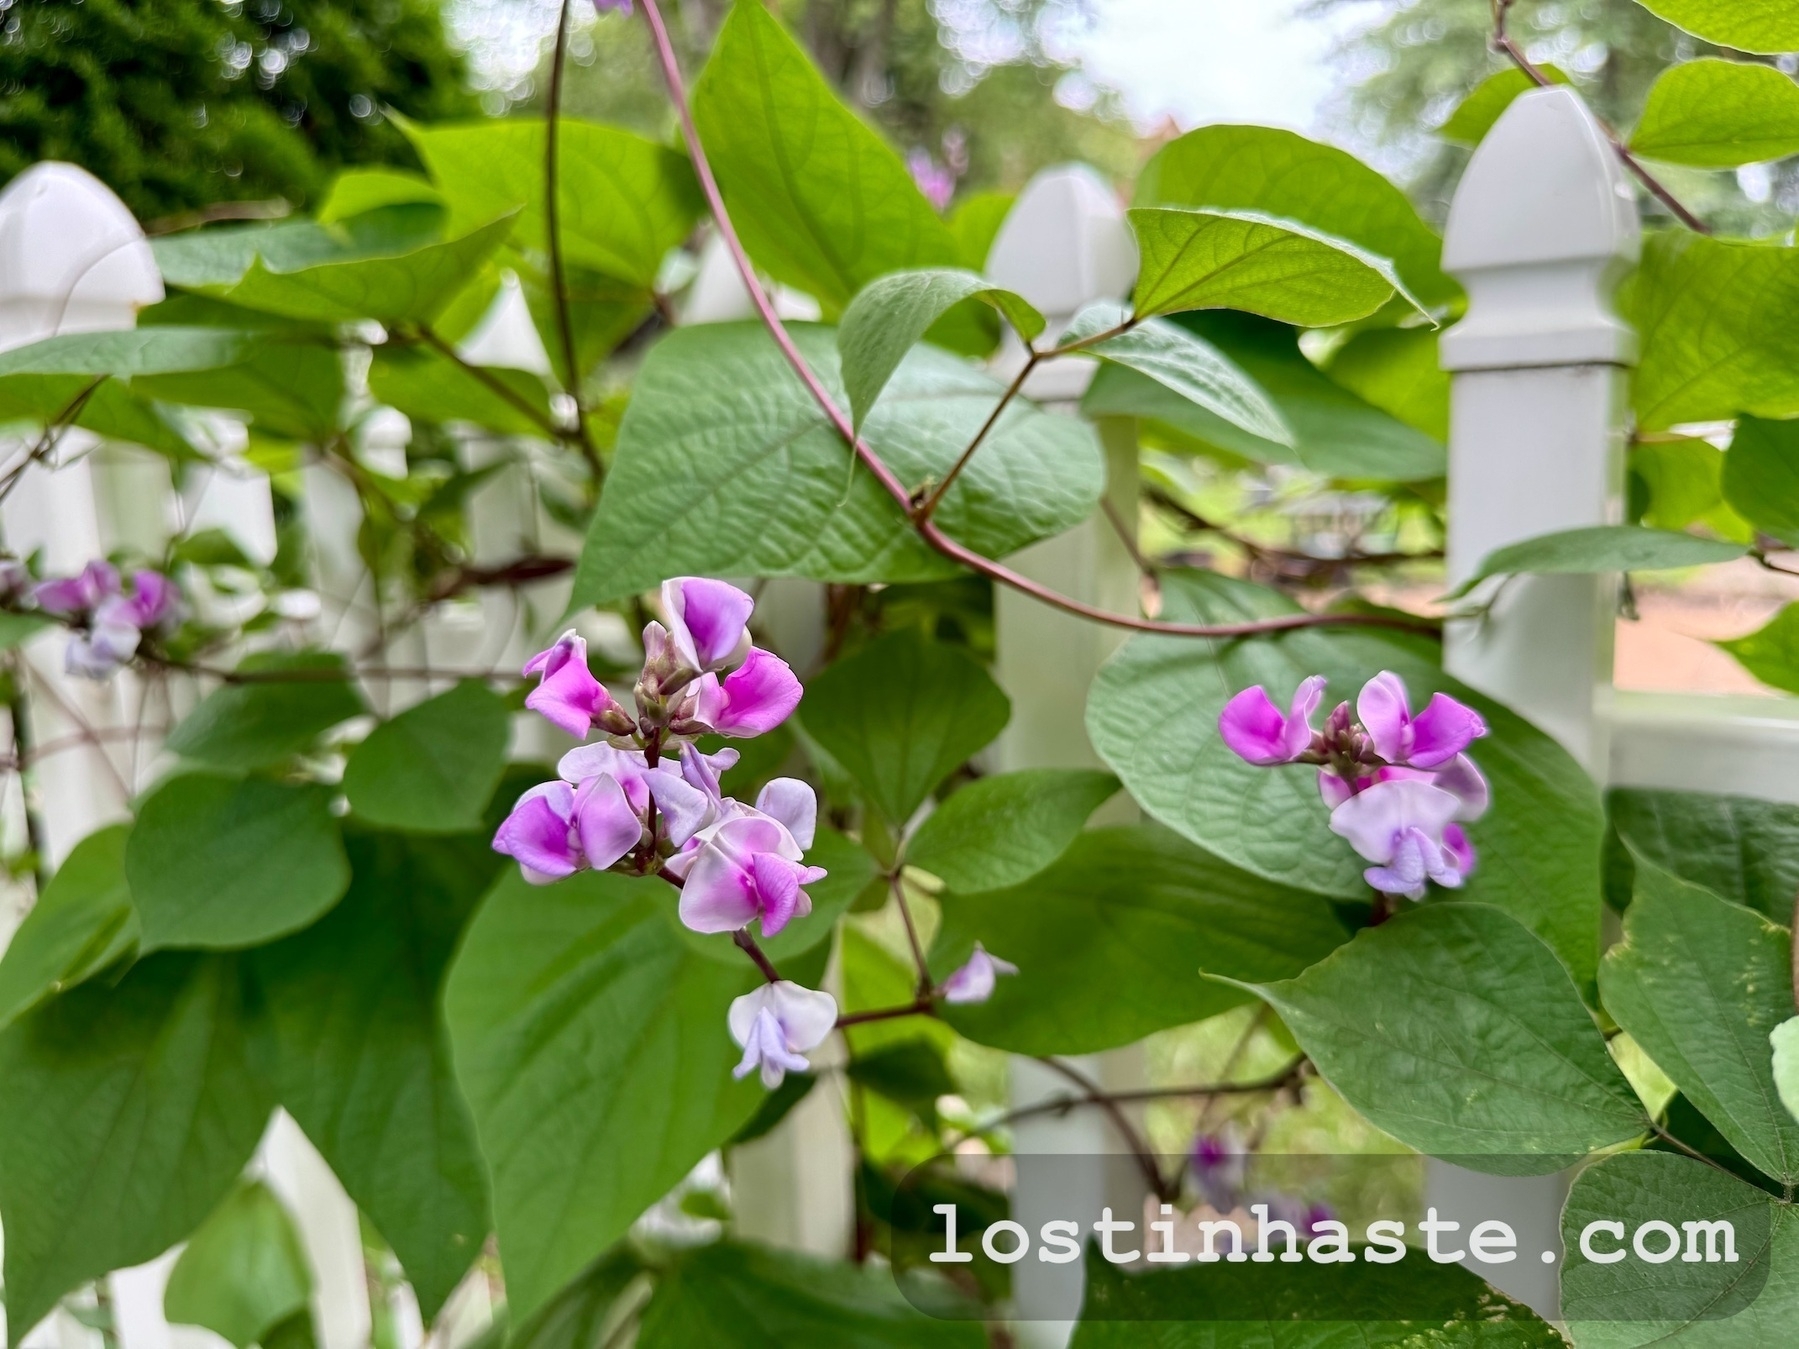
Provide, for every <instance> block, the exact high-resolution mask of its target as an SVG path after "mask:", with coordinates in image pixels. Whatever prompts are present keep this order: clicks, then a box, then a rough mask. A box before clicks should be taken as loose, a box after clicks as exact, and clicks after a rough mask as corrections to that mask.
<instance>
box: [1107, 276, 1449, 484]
mask: <svg viewBox="0 0 1799 1349" xmlns="http://www.w3.org/2000/svg"><path fill="white" fill-rule="evenodd" d="M1170 322H1173V323H1176V324H1179V325H1180V326H1181V327H1183V328H1186V329H1187V330H1188V331H1190V332H1193V333H1196V334H1197V335H1198V336H1199V337H1201V338H1202V339H1203V340H1205V341H1207V342H1210V343H1211V344H1212V345H1213V346H1214V347H1216V348H1217V349H1218V350H1219V351H1220V352H1222V353H1223V354H1224V355H1225V357H1226V358H1227V359H1229V360H1230V361H1231V362H1232V363H1233V364H1234V365H1236V367H1237V368H1238V369H1239V370H1241V371H1243V373H1244V374H1246V375H1248V376H1249V377H1250V378H1251V379H1252V380H1254V381H1255V383H1256V384H1257V385H1259V386H1260V388H1261V389H1262V391H1263V393H1264V394H1265V395H1266V396H1267V397H1268V399H1269V400H1270V401H1271V402H1272V403H1273V404H1274V407H1275V408H1276V409H1277V411H1278V412H1279V414H1280V418H1281V421H1282V422H1283V423H1284V424H1285V425H1286V426H1287V427H1288V428H1289V429H1290V430H1291V431H1292V433H1293V434H1292V440H1293V441H1294V442H1295V443H1294V445H1293V447H1291V448H1289V447H1288V446H1287V445H1284V444H1282V443H1280V442H1278V441H1274V440H1266V439H1263V438H1261V437H1259V436H1252V435H1248V434H1246V433H1245V432H1244V431H1243V430H1242V429H1241V428H1239V427H1237V426H1234V425H1232V424H1231V423H1229V422H1227V421H1225V420H1224V419H1223V418H1222V417H1218V416H1216V415H1214V414H1213V413H1211V412H1208V411H1207V410H1206V409H1204V408H1202V407H1200V406H1199V405H1198V404H1196V403H1193V402H1191V401H1189V400H1187V399H1185V398H1180V397H1177V396H1175V395H1174V394H1173V393H1172V392H1171V391H1170V390H1167V389H1165V388H1163V387H1160V386H1158V385H1155V384H1152V383H1151V382H1150V381H1148V380H1147V379H1144V378H1142V377H1140V376H1138V375H1137V374H1136V373H1135V372H1128V373H1127V372H1126V371H1124V370H1120V369H1108V370H1101V371H1100V372H1099V374H1098V375H1097V376H1096V377H1095V379H1094V381H1093V384H1092V385H1091V386H1090V387H1089V389H1088V391H1087V395H1086V398H1085V399H1084V400H1083V402H1082V404H1081V406H1082V409H1083V410H1084V411H1085V412H1086V413H1087V414H1088V415H1089V416H1103V415H1107V414H1115V415H1123V416H1141V417H1150V418H1154V419H1156V420H1158V421H1161V422H1164V423H1166V424H1168V425H1169V426H1172V427H1173V428H1174V429H1175V430H1176V431H1178V432H1180V433H1181V434H1183V435H1187V436H1192V437H1196V438H1197V439H1199V440H1200V441H1202V442H1204V443H1205V444H1207V445H1213V446H1216V447H1218V448H1219V449H1222V450H1224V451H1226V452H1227V453H1228V454H1232V455H1239V456H1241V457H1243V458H1246V459H1250V460H1253V461H1255V462H1257V463H1263V464H1293V463H1297V464H1303V465H1304V466H1305V467H1306V468H1309V469H1311V470H1312V471H1313V472H1316V473H1323V474H1326V475H1328V476H1331V477H1339V478H1352V479H1357V478H1374V479H1381V480H1387V481H1399V482H1416V481H1420V480H1423V479H1429V478H1440V477H1442V476H1443V474H1444V471H1445V469H1446V467H1447V462H1448V456H1447V454H1446V452H1445V451H1444V449H1443V446H1442V444H1441V443H1440V442H1438V441H1435V440H1432V439H1431V438H1430V437H1429V436H1428V435H1425V434H1424V433H1423V432H1421V431H1418V430H1415V429H1414V428H1412V427H1410V426H1407V425H1406V424H1405V423H1403V422H1401V421H1398V420H1396V419H1395V418H1393V417H1391V416H1389V415H1388V414H1386V413H1384V412H1382V411H1380V410H1379V409H1378V408H1374V407H1370V406H1369V405H1368V404H1367V403H1365V402H1363V401H1362V399H1360V398H1359V397H1357V396H1356V395H1355V394H1353V393H1351V392H1350V391H1349V390H1347V389H1345V388H1344V387H1343V386H1342V385H1340V384H1338V383H1337V382H1336V381H1335V380H1333V379H1332V378H1331V377H1330V376H1329V375H1326V374H1325V373H1324V372H1323V371H1321V370H1319V369H1318V367H1317V366H1315V365H1313V364H1312V363H1311V361H1309V360H1307V359H1306V356H1305V354H1304V353H1303V352H1302V351H1300V349H1299V334H1298V332H1297V331H1295V330H1294V329H1292V328H1289V327H1287V326H1286V325H1285V324H1278V323H1272V322H1270V321H1269V320H1267V319H1262V318H1257V317H1255V316H1254V315H1251V314H1227V313H1222V312H1216V311H1215V312H1210V313H1203V314H1182V315H1179V316H1177V317H1176V318H1174V319H1172V320H1170Z"/></svg>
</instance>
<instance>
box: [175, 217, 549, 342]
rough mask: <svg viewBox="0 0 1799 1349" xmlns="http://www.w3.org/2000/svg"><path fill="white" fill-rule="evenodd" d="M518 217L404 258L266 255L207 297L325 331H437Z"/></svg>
mask: <svg viewBox="0 0 1799 1349" xmlns="http://www.w3.org/2000/svg"><path fill="white" fill-rule="evenodd" d="M512 224H513V216H512V215H511V214H510V213H508V214H507V215H503V216H501V217H499V218H498V219H496V220H490V221H484V222H482V223H481V224H480V225H479V226H477V227H475V228H473V229H471V230H469V231H468V232H466V233H462V234H459V235H453V236H451V237H449V238H446V239H444V240H443V241H442V242H432V243H425V244H416V243H411V241H408V243H409V245H410V246H403V251H397V252H385V253H374V254H369V255H363V256H358V257H353V258H345V259H342V260H337V259H332V260H328V261H319V262H314V263H311V264H310V265H306V266H301V267H298V268H291V269H290V268H288V267H285V266H281V265H279V264H278V263H274V262H271V261H270V260H269V259H266V258H264V257H263V256H261V255H260V254H259V255H258V256H257V257H256V259H255V260H254V261H253V262H252V263H251V264H250V268H249V270H248V271H246V272H245V273H244V275H243V276H242V277H241V278H240V279H239V280H237V281H234V282H232V283H231V284H229V285H223V286H212V287H208V288H207V292H208V293H210V294H213V295H216V296H218V298H220V299H222V300H226V301H229V302H230V303H232V304H237V305H242V306H244V307H245V308H246V309H259V310H262V311H264V312H266V313H270V314H280V315H281V316H283V317H284V318H294V319H309V320H313V321H316V322H322V323H350V322H355V321H356V320H358V319H370V318H372V319H379V320H381V321H383V322H387V323H393V322H416V323H429V322H430V321H431V320H432V319H434V318H436V317H437V316H438V314H439V313H441V312H442V311H443V309H444V307H445V306H446V305H448V304H449V302H450V301H451V300H452V299H453V298H454V297H455V295H456V293H457V292H458V291H460V290H461V289H462V288H463V287H464V286H466V285H467V284H468V283H469V281H470V279H471V278H472V277H473V276H474V275H475V274H476V273H477V272H478V271H479V270H480V267H481V264H482V263H483V262H484V261H486V259H487V257H488V255H489V254H491V253H492V252H493V251H494V250H495V249H497V248H498V247H499V246H500V245H501V244H502V243H504V242H505V241H506V237H507V236H508V235H509V234H511V233H512Z"/></svg>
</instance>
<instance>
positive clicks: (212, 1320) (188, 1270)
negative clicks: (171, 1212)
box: [162, 1180, 312, 1349]
mask: <svg viewBox="0 0 1799 1349" xmlns="http://www.w3.org/2000/svg"><path fill="white" fill-rule="evenodd" d="M311 1296H312V1269H311V1266H309V1265H308V1264H307V1261H306V1251H305V1249H304V1248H303V1247H302V1246H301V1245H300V1236H299V1233H297V1232H296V1231H295V1230H294V1224H293V1220H292V1219H291V1218H289V1217H288V1216H287V1210H286V1209H284V1208H282V1207H281V1201H280V1200H279V1199H277V1198H275V1196H274V1195H273V1194H272V1193H270V1191H269V1188H268V1187H267V1186H266V1185H264V1184H263V1183H262V1182H261V1181H255V1180H249V1181H241V1182H239V1184H238V1186H237V1188H236V1189H235V1190H233V1191H232V1192H231V1193H230V1194H228V1195H226V1196H225V1199H224V1201H223V1202H222V1203H221V1204H220V1205H219V1206H218V1207H217V1208H216V1209H214V1210H213V1211H212V1214H211V1216H209V1217H208V1218H207V1219H206V1221H205V1222H203V1223H201V1224H200V1226H199V1227H198V1228H197V1229H195V1231H194V1234H193V1236H191V1237H190V1238H188V1243H187V1249H186V1250H184V1251H183V1252H182V1253H181V1258H180V1259H179V1260H177V1261H176V1262H175V1268H174V1269H172V1270H170V1271H169V1282H168V1285H167V1287H166V1288H165V1289H164V1291H163V1295H162V1305H163V1313H164V1315H166V1316H167V1317H168V1319H169V1320H170V1321H173V1322H175V1323H177V1324H180V1325H190V1326H205V1327H206V1329H208V1330H210V1331H212V1332H213V1333H214V1334H216V1335H220V1336H222V1337H223V1338H224V1339H226V1340H228V1341H230V1342H231V1343H232V1344H233V1345H236V1346H237V1349H250V1346H251V1345H253V1344H265V1343H267V1336H268V1334H269V1332H270V1331H272V1330H274V1329H275V1327H276V1326H278V1325H280V1324H281V1323H282V1322H283V1321H286V1320H287V1319H289V1318H290V1317H293V1316H296V1315H307V1316H309V1315H310V1311H309V1309H308V1299H310V1297H311Z"/></svg>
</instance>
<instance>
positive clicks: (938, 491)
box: [912, 347, 1043, 523]
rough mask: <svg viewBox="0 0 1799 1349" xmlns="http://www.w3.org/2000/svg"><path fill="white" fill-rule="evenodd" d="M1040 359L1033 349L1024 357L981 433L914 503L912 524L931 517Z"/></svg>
mask: <svg viewBox="0 0 1799 1349" xmlns="http://www.w3.org/2000/svg"><path fill="white" fill-rule="evenodd" d="M1042 359H1043V357H1042V355H1041V354H1040V353H1039V352H1038V351H1037V349H1036V348H1035V347H1033V348H1032V349H1031V354H1030V355H1029V356H1027V357H1025V362H1024V365H1023V367H1022V368H1021V369H1020V370H1019V372H1018V374H1017V375H1016V376H1015V377H1014V378H1013V380H1012V382H1011V383H1010V384H1008V385H1007V386H1006V391H1005V392H1004V393H1003V394H1001V395H1000V397H999V402H998V403H996V404H994V407H993V411H992V412H990V413H989V414H988V415H987V420H986V421H984V422H982V423H981V429H980V430H978V431H976V432H975V433H974V439H973V440H970V441H969V442H968V447H967V448H966V449H964V450H963V451H962V453H961V455H960V456H959V457H958V458H957V459H956V462H955V463H953V464H951V465H950V469H949V472H948V473H945V474H944V475H943V481H942V482H940V483H938V484H937V485H936V486H935V487H933V488H932V489H931V490H930V493H929V494H928V495H927V496H926V497H925V498H924V500H923V501H921V502H919V503H918V509H917V510H915V511H913V512H912V519H913V521H914V522H915V523H922V522H924V521H926V520H929V519H930V518H931V516H932V514H933V513H935V511H936V510H937V505H938V503H939V502H941V501H942V500H943V497H944V494H945V493H946V492H948V491H949V489H950V488H951V487H953V486H955V483H956V479H957V478H958V477H960V476H961V474H962V470H963V469H965V468H967V467H968V461H969V460H970V459H972V458H974V452H975V451H976V450H978V449H980V448H981V443H982V442H983V441H985V440H986V439H987V433H988V432H989V431H991V430H993V428H994V427H995V426H996V425H997V424H998V422H999V419H1000V418H1001V417H1002V416H1004V415H1005V411H1006V409H1007V408H1009V407H1010V406H1012V400H1013V399H1014V398H1016V397H1018V394H1019V391H1020V390H1021V389H1023V388H1024V384H1025V381H1026V380H1028V379H1029V378H1030V377H1031V371H1033V370H1035V369H1036V368H1037V363H1038V362H1039V361H1040V360H1042Z"/></svg>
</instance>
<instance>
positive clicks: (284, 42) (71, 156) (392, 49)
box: [0, 0, 470, 219]
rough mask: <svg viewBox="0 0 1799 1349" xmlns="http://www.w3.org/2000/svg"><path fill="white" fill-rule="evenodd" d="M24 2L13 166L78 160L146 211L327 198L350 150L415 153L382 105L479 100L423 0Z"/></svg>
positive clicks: (428, 108)
mask: <svg viewBox="0 0 1799 1349" xmlns="http://www.w3.org/2000/svg"><path fill="white" fill-rule="evenodd" d="M12 17H13V18H14V19H16V20H17V24H16V26H15V28H14V30H13V31H12V32H11V33H10V34H9V35H8V40H7V42H6V43H5V45H4V46H0V84H4V86H5V88H6V90H7V94H6V106H5V114H4V121H3V122H0V177H8V178H10V177H11V176H12V175H13V174H15V173H18V172H19V171H20V170H21V169H23V168H25V167H26V166H27V165H29V164H31V163H33V162H35V161H38V160H44V159H61V160H68V161H70V162H72V163H76V164H80V165H81V166H82V167H83V168H86V169H88V170H89V171H91V172H92V173H93V174H94V175H95V176H96V177H98V178H100V179H101V180H102V181H103V182H105V183H106V184H107V185H108V186H110V187H111V188H112V189H113V190H114V191H116V192H118V193H119V195H120V196H122V197H123V198H124V199H125V202H126V204H127V205H128V206H130V207H131V209H132V210H133V211H134V212H135V213H137V214H138V215H139V216H141V217H143V218H145V219H156V218H158V217H164V216H172V215H177V214H179V213H183V212H189V211H195V210H198V209H200V208H203V207H206V206H210V205H212V204H213V203H214V202H218V201H221V200H239V199H248V200H255V199H259V198H269V197H279V198H286V199H287V200H288V201H290V202H294V203H296V204H298V203H305V202H307V201H311V200H315V199H316V198H317V197H318V196H319V195H320V193H321V191H322V189H323V187H324V185H325V180H326V179H327V178H328V177H329V175H330V173H331V170H332V169H334V168H335V167H337V166H338V165H340V164H349V163H370V162H387V163H406V162H407V161H408V155H407V151H406V146H405V142H404V141H402V140H401V138H400V137H399V135H397V134H396V133H395V131H394V129H393V128H392V126H390V125H388V124H387V122H386V120H385V119H384V118H383V116H382V114H381V109H383V108H394V109H398V110H399V111H400V112H403V113H407V114H410V115H411V116H415V117H433V118H437V117H453V116H456V115H458V114H461V113H464V112H466V111H468V110H469V109H470V98H469V95H468V94H467V93H466V92H465V91H464V89H463V84H462V81H463V68H462V60H461V58H460V56H459V55H458V54H457V53H456V52H455V51H454V50H453V49H452V48H451V46H450V44H449V42H448V40H447V36H446V34H445V32H444V25H443V18H442V15H441V13H440V11H439V10H438V8H437V7H436V6H435V5H432V4H428V3H425V2H424V0H401V2H400V3H397V4H376V3H372V2H371V0H289V2H288V3H286V4H284V5H281V6H278V7H274V8H263V9H258V8H255V7H247V8H246V7H236V8H231V7H226V6H223V5H217V4H210V3H203V2H198V0H171V2H170V3H159V4H155V5H145V4H135V3H131V2H130V0H80V3H76V2H75V0H46V2H45V3H41V4H32V5H29V6H24V7H21V9H20V10H19V11H18V12H17V13H16V14H14V15H13V16H12Z"/></svg>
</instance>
